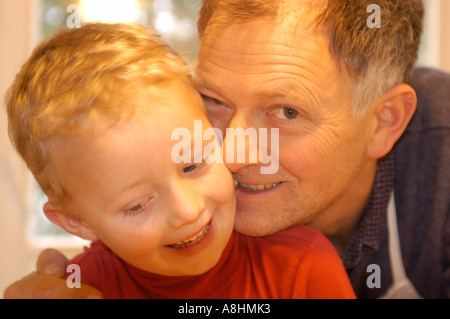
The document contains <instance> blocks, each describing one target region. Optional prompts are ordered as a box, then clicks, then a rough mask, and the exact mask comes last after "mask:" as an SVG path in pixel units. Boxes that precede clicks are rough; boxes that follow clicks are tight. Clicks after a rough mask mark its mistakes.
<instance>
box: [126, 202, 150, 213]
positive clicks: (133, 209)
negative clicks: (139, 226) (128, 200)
mask: <svg viewBox="0 0 450 319" xmlns="http://www.w3.org/2000/svg"><path fill="white" fill-rule="evenodd" d="M150 201H151V198H149V199H147V200H146V201H145V202H142V203H139V204H137V205H134V206H132V207H130V208H125V209H124V210H123V212H124V213H125V215H127V216H133V215H137V214H139V213H141V212H142V211H144V210H145V209H146V208H147V207H148V205H149V204H150Z"/></svg>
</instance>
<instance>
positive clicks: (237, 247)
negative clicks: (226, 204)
mask: <svg viewBox="0 0 450 319" xmlns="http://www.w3.org/2000/svg"><path fill="white" fill-rule="evenodd" d="M69 264H78V265H79V266H80V269H81V282H82V283H86V284H89V285H91V286H93V287H96V288H97V289H99V290H100V291H101V292H102V293H103V295H104V297H105V298H171V299H178V298H180V299H206V298H217V299H227V298H235V299H240V298H271V299H274V298H285V299H287V298H317V299H319V298H355V294H354V292H353V289H352V286H351V284H350V281H349V279H348V277H347V273H346V272H345V270H344V267H343V265H342V261H341V259H340V257H339V255H338V254H337V252H336V250H335V249H334V247H333V245H332V244H331V243H330V242H329V241H328V239H326V238H325V237H324V236H323V235H322V234H321V233H320V232H318V231H316V230H313V229H311V228H309V227H306V226H297V227H294V228H291V229H288V230H285V231H283V232H279V233H277V234H275V235H271V236H267V237H260V238H255V237H248V236H244V235H241V234H238V233H233V235H232V236H231V239H230V242H229V243H228V245H227V247H226V249H225V251H224V252H223V254H222V257H221V259H220V261H219V263H218V264H217V265H216V266H215V267H214V268H212V269H210V270H209V271H208V272H206V273H204V274H202V275H199V276H180V277H170V276H162V275H157V274H153V273H148V272H145V271H143V270H140V269H138V268H136V267H134V266H132V265H130V264H128V263H126V262H124V261H123V260H121V259H120V258H119V257H117V256H116V255H115V254H114V253H113V252H112V251H111V250H109V249H108V248H107V247H106V246H105V245H103V244H102V243H101V242H94V243H92V245H91V247H90V248H85V252H84V253H83V254H80V255H78V256H76V257H75V258H74V259H73V260H71V261H69Z"/></svg>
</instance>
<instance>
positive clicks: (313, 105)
mask: <svg viewBox="0 0 450 319" xmlns="http://www.w3.org/2000/svg"><path fill="white" fill-rule="evenodd" d="M371 2H373V1H342V0H340V1H339V0H330V1H328V2H327V1H307V0H303V1H296V0H290V1H274V0H266V1H265V0H259V1H252V0H249V1H235V0H233V1H232V0H206V1H204V5H203V8H202V11H201V15H200V19H199V34H200V36H201V47H200V51H199V64H198V67H197V71H196V81H197V85H198V88H199V91H200V92H201V94H202V95H203V97H204V100H205V105H206V108H207V110H208V115H209V117H210V120H211V122H212V124H213V126H214V127H218V128H220V129H221V130H222V131H223V132H224V133H225V129H226V128H227V127H230V128H243V129H244V130H245V129H247V128H255V129H258V128H278V129H279V169H278V171H277V172H276V173H275V174H268V175H262V174H260V168H261V166H263V165H265V164H263V163H261V162H258V163H250V162H245V163H227V166H228V168H229V169H230V171H231V172H232V173H233V175H234V178H235V180H236V182H237V186H236V195H237V200H238V211H237V218H236V225H235V227H236V230H237V231H239V232H241V233H244V234H247V235H252V236H264V235H268V234H272V233H275V232H278V231H280V230H283V229H285V228H289V227H291V226H293V225H296V224H306V225H309V226H311V227H313V228H316V229H318V230H320V231H322V232H323V233H324V234H325V235H326V236H327V237H328V238H329V239H330V240H331V241H332V242H333V243H334V245H335V247H336V249H337V250H338V252H339V253H340V254H341V256H342V259H343V262H344V265H345V267H346V269H347V271H348V274H349V277H350V279H351V281H352V284H353V287H354V288H355V292H356V293H357V295H358V297H361V298H378V297H383V296H387V297H426V298H443V297H448V296H449V295H448V294H449V282H450V278H449V277H450V270H449V267H450V261H449V260H448V258H450V257H449V256H448V255H449V254H448V253H447V252H448V251H450V227H449V218H448V215H449V202H450V199H449V198H450V192H449V189H450V186H449V182H448V181H449V180H450V176H449V175H450V171H449V169H448V167H447V168H446V167H445V163H449V160H450V154H449V153H450V151H449V145H450V144H449V143H450V141H449V139H450V137H449V125H448V123H445V121H444V120H443V119H445V116H447V118H448V116H449V114H448V113H449V111H448V108H447V109H445V108H444V106H443V105H442V104H439V103H441V102H439V101H436V102H435V101H434V100H426V101H425V100H423V99H424V98H421V102H424V103H422V104H421V103H419V106H418V108H417V111H416V106H417V95H416V92H415V90H414V89H413V88H412V87H411V86H410V85H407V84H405V81H407V80H408V79H409V76H410V74H411V72H412V68H413V65H414V63H415V60H416V57H417V50H418V45H419V40H420V34H421V23H422V16H423V8H422V5H421V3H420V2H419V1H416V0H408V1H401V2H400V1H399V2H392V1H389V0H386V1H381V0H380V1H377V5H378V6H379V8H380V10H379V13H380V16H379V17H378V18H379V19H380V21H381V23H380V25H379V28H378V27H377V26H376V24H375V25H374V24H372V23H370V22H371V20H370V19H371V17H370V12H371V11H370V10H368V9H370V8H369V6H370V5H371V4H372V3H371ZM368 11H369V12H368ZM438 75H439V76H440V77H441V80H440V81H439V82H440V83H445V82H443V81H447V82H446V83H449V81H450V80H449V78H448V76H446V75H442V74H441V73H439V74H438ZM419 84H420V83H419ZM430 85H432V84H430ZM424 96H426V95H424ZM447 96H448V95H447ZM419 97H420V96H419ZM431 98H432V97H431ZM422 100H423V101H422ZM435 103H437V104H435ZM425 107H427V108H431V107H433V108H435V109H433V110H431V109H426V108H425ZM415 113H416V114H415ZM413 116H414V117H413ZM226 139H227V136H225V140H226ZM224 145H226V141H224ZM447 166H448V164H447ZM419 187H420V188H419ZM394 194H395V197H394ZM388 208H389V209H388ZM387 211H389V213H387ZM388 234H389V236H388ZM53 258H55V259H53ZM59 258H61V256H59V255H58V254H56V253H55V252H54V251H52V252H51V253H50V254H48V255H44V256H42V257H41V260H44V259H47V260H59ZM48 263H50V262H48V261H46V262H41V263H38V271H39V268H40V267H43V266H45V265H46V264H48ZM56 269H57V270H59V271H61V269H60V268H58V267H56ZM50 281H57V279H56V278H51V279H49V280H48V281H47V277H44V276H37V275H32V276H31V277H28V278H27V279H25V280H22V281H21V282H18V283H17V284H15V285H14V286H12V287H11V288H10V289H9V291H8V292H7V294H10V296H14V293H16V296H20V294H24V291H26V289H27V290H28V291H32V293H35V294H37V295H39V294H40V293H42V292H39V289H37V288H35V287H37V286H42V285H51V283H50ZM61 286H62V284H59V288H53V289H54V290H50V291H49V290H46V289H44V290H42V291H43V292H44V293H45V292H47V293H49V294H50V295H51V296H52V297H57V296H58V292H57V289H60V291H64V292H63V293H64V294H65V293H67V289H63V288H61ZM78 293H79V292H78ZM65 296H67V295H65Z"/></svg>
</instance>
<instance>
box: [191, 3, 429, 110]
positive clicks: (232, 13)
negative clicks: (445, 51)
mask: <svg viewBox="0 0 450 319" xmlns="http://www.w3.org/2000/svg"><path fill="white" fill-rule="evenodd" d="M371 4H377V5H378V6H379V7H380V20H381V25H380V28H376V27H375V28H373V27H370V26H369V25H368V23H367V20H368V18H369V16H370V14H371V12H370V10H369V12H367V11H368V7H369V6H370V5H371ZM290 8H292V9H290ZM310 13H313V14H315V15H316V18H315V20H314V23H313V25H314V26H315V27H317V28H320V30H322V31H323V32H325V34H326V35H327V37H328V39H329V51H330V54H331V56H332V57H333V58H334V60H335V62H336V64H337V66H338V67H339V68H340V70H341V71H343V72H345V73H346V74H347V75H348V77H349V79H350V83H351V85H352V89H353V109H352V111H353V113H354V114H361V113H363V112H364V110H366V109H367V107H368V106H370V105H371V104H372V103H374V102H375V101H376V99H377V98H379V97H380V96H381V95H382V94H383V93H385V92H386V91H387V90H389V89H390V88H392V87H393V86H395V85H397V84H400V83H402V82H405V81H406V80H407V79H408V77H409V76H410V74H411V72H412V69H413V66H414V64H415V62H416V60H417V53H418V48H419V44H420V36H421V33H422V19H423V14H424V8H423V4H422V2H421V1H420V0H377V1H373V0H329V1H318V0H305V1H297V0H288V1H286V0H246V1H240V0H204V2H203V7H202V9H201V12H200V18H199V22H198V31H199V34H200V37H202V36H203V35H204V34H205V33H206V32H209V31H217V30H220V28H223V27H226V26H229V25H233V24H243V23H247V22H253V21H259V20H265V21H277V20H276V19H279V20H278V21H284V17H283V15H285V14H290V15H291V17H292V14H294V15H297V16H296V17H295V18H296V19H297V20H298V21H299V20H300V19H302V18H303V17H304V14H310Z"/></svg>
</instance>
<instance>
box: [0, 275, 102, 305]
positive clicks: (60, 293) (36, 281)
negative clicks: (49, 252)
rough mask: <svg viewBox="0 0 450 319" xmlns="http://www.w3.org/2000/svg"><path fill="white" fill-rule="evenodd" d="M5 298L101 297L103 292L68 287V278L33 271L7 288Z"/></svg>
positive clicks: (91, 288) (88, 287)
mask: <svg viewBox="0 0 450 319" xmlns="http://www.w3.org/2000/svg"><path fill="white" fill-rule="evenodd" d="M4 298H5V299H99V298H102V294H101V293H100V292H99V291H98V290H96V289H95V288H93V287H90V286H88V285H84V284H82V285H81V288H72V289H71V288H68V287H67V283H66V280H64V279H59V278H55V277H53V276H48V275H39V274H37V273H32V274H30V275H28V276H26V277H24V278H22V279H21V280H19V281H17V282H15V283H13V284H12V285H11V286H9V287H8V288H7V289H6V290H5V294H4Z"/></svg>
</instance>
